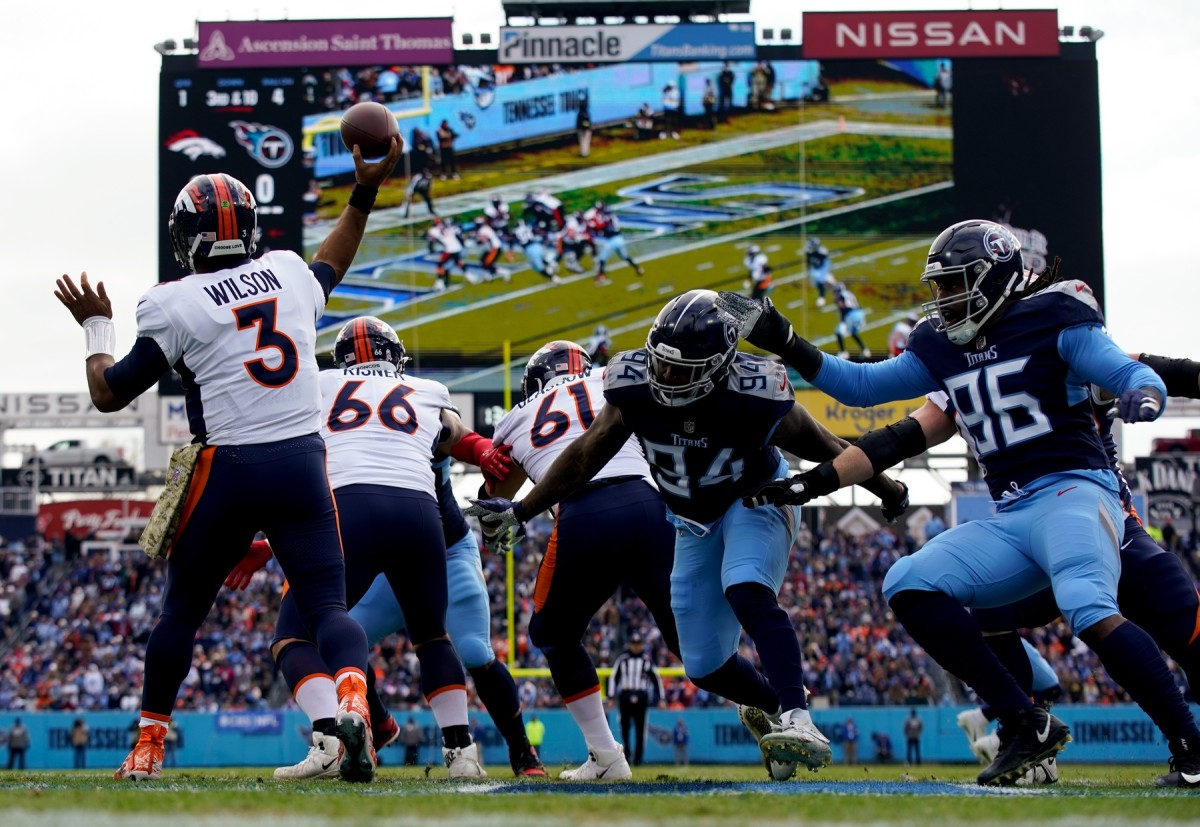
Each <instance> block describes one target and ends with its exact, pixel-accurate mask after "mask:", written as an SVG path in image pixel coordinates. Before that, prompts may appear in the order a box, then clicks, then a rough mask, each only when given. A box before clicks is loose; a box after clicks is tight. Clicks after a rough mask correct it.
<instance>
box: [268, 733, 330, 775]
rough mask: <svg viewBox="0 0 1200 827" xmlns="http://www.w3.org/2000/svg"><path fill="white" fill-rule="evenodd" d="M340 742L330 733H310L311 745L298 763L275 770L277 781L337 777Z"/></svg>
mask: <svg viewBox="0 0 1200 827" xmlns="http://www.w3.org/2000/svg"><path fill="white" fill-rule="evenodd" d="M341 754H342V744H341V742H340V741H338V739H337V738H335V737H334V736H332V735H324V734H322V733H320V732H314V733H313V734H312V746H311V747H309V748H308V755H306V756H304V760H303V761H301V762H300V763H299V764H293V765H292V766H290V767H279V768H278V769H277V770H275V779H276V780H277V781H300V780H303V779H309V778H337V777H338V774H339V768H338V763H339V759H340V758H341Z"/></svg>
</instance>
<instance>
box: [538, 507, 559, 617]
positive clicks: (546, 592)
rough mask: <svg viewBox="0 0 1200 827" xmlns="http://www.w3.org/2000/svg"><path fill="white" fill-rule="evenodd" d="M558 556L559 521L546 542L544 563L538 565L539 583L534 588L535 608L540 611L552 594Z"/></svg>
mask: <svg viewBox="0 0 1200 827" xmlns="http://www.w3.org/2000/svg"><path fill="white" fill-rule="evenodd" d="M557 558H558V523H555V524H554V531H552V532H550V541H549V542H548V543H546V554H545V556H544V557H542V564H541V565H540V566H538V574H537V585H536V586H535V587H534V590H533V610H534V611H535V612H540V611H541V610H542V607H543V606H545V605H546V598H548V597H549V596H550V586H551V584H552V583H554V562H555V560H556V559H557Z"/></svg>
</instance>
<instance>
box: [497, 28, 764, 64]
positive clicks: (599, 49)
mask: <svg viewBox="0 0 1200 827" xmlns="http://www.w3.org/2000/svg"><path fill="white" fill-rule="evenodd" d="M754 55H755V48H754V24H753V23H681V24H679V25H674V26H656V25H648V26H517V27H509V26H504V27H501V29H500V62H501V63H510V64H512V63H546V62H554V63H606V62H608V63H623V62H625V61H649V62H654V61H673V62H688V61H693V60H745V59H752V58H753V57H754Z"/></svg>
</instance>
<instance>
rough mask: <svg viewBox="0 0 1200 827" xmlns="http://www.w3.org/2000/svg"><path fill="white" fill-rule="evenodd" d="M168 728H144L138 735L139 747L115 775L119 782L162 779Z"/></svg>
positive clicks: (130, 754)
mask: <svg viewBox="0 0 1200 827" xmlns="http://www.w3.org/2000/svg"><path fill="white" fill-rule="evenodd" d="M166 737H167V728H166V726H164V725H163V724H153V725H151V726H144V727H142V729H141V732H140V733H139V734H138V742H137V745H136V746H134V748H133V749H132V750H131V751H130V753H129V755H127V756H125V761H124V763H122V764H121V766H120V767H118V768H117V771H116V772H114V773H113V778H116V779H118V780H120V779H122V778H128V779H129V780H131V781H157V780H159V779H160V778H162V764H163V739H164V738H166Z"/></svg>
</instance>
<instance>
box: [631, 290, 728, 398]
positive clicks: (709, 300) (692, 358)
mask: <svg viewBox="0 0 1200 827" xmlns="http://www.w3.org/2000/svg"><path fill="white" fill-rule="evenodd" d="M737 343H738V334H737V328H735V327H734V326H733V325H732V324H730V323H729V322H727V321H725V318H724V317H723V316H722V315H721V313H720V312H719V311H718V309H717V294H716V293H715V292H714V291H712V290H689V291H688V292H687V293H684V294H683V295H681V296H676V297H675V298H673V299H671V301H669V302H667V305H666V306H665V307H664V308H663V309H662V310H661V311H659V314H658V318H656V319H655V320H654V324H653V325H651V327H650V333H649V335H647V337H646V352H647V354H648V356H649V362H650V380H649V381H650V393H651V395H652V396H653V397H654V399H655V401H657V402H658V403H659V404H661V405H665V406H667V407H671V408H674V407H679V406H681V405H687V404H689V403H691V402H695V401H696V400H697V399H700V398H701V397H704V396H707V395H708V394H710V393H712V391H713V389H714V388H715V387H716V386H717V383H718V382H720V381H721V380H722V379H723V378H724V377H725V374H726V372H727V371H728V370H729V365H730V363H732V362H733V358H734V356H735V355H736V354H737Z"/></svg>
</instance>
